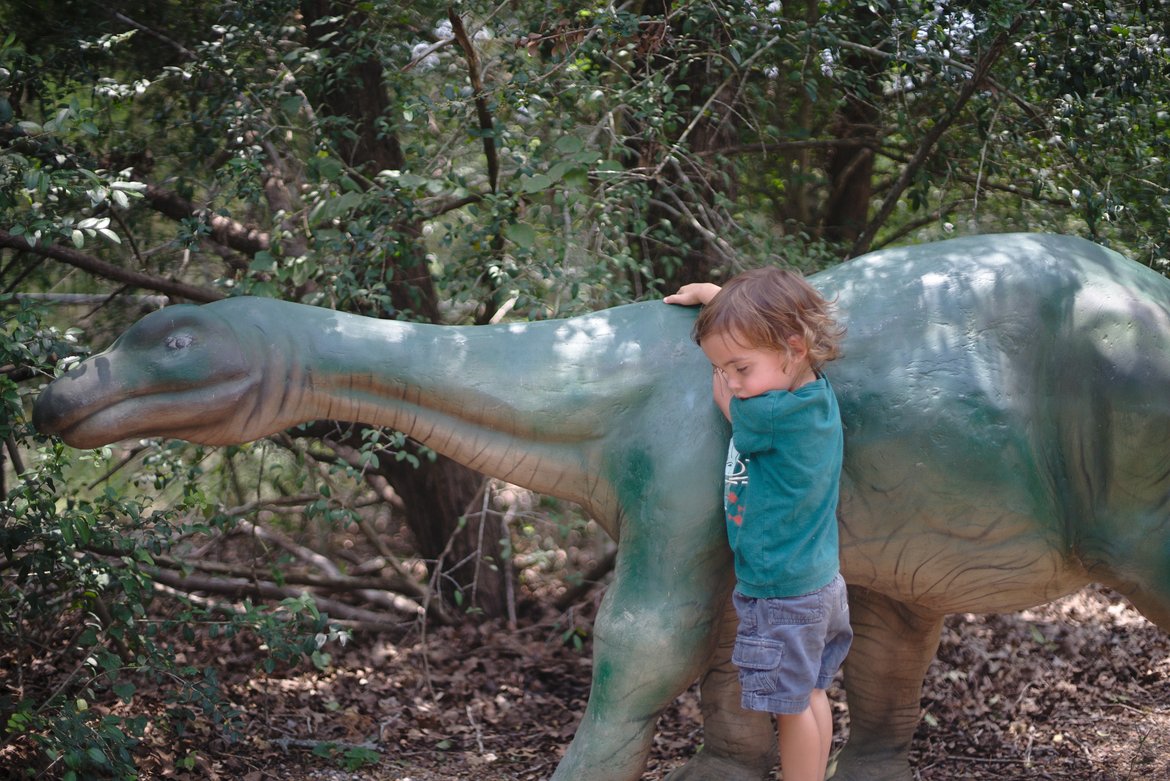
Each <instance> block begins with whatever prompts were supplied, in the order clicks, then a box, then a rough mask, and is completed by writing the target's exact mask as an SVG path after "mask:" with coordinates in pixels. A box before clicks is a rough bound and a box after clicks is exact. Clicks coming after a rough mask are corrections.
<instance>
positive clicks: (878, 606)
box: [833, 586, 943, 781]
mask: <svg viewBox="0 0 1170 781" xmlns="http://www.w3.org/2000/svg"><path fill="white" fill-rule="evenodd" d="M849 614H850V619H851V621H852V624H853V632H854V637H853V648H852V649H851V650H850V652H849V656H848V657H847V658H846V659H845V693H846V700H847V702H848V704H849V743H848V744H847V745H846V746H845V749H844V751H842V753H841V756H840V758H839V760H838V765H837V772H836V774H835V775H834V776H833V781H910V779H911V773H910V762H909V758H908V752H909V748H910V741H911V739H912V738H913V737H914V730H915V729H916V727H917V726H918V714H919V707H920V699H921V692H922V679H923V678H924V677H925V676H926V671H927V668H928V667H930V662H931V660H932V659H933V658H934V654H935V652H936V651H937V650H938V641H939V635H940V633H941V631H942V623H943V616H942V615H940V614H936V613H932V612H927V611H923V610H920V609H917V608H914V607H912V606H910V605H907V604H904V603H902V602H898V601H896V600H893V599H890V598H889V597H887V596H884V595H882V594H878V593H877V592H874V591H869V590H867V589H862V588H857V587H854V586H850V587H849Z"/></svg>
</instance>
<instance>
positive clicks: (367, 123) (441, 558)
mask: <svg viewBox="0 0 1170 781" xmlns="http://www.w3.org/2000/svg"><path fill="white" fill-rule="evenodd" d="M301 13H302V15H303V17H304V21H305V26H306V29H307V30H308V32H309V36H310V38H313V39H314V40H315V42H316V44H317V45H318V46H320V47H321V48H323V49H326V50H328V51H330V52H332V53H333V54H334V55H335V56H334V57H332V58H331V59H332V61H334V62H339V63H348V67H347V68H346V69H344V70H341V71H339V72H338V73H335V74H333V78H332V79H330V81H329V84H330V85H331V86H330V87H329V88H327V89H325V90H323V91H322V93H321V94H320V95H316V96H314V97H315V99H316V100H319V101H320V103H321V104H322V105H324V106H326V107H327V108H328V109H329V111H330V112H331V113H333V114H334V115H336V116H343V117H347V118H349V119H350V120H351V121H352V123H353V127H352V128H351V130H352V133H338V134H337V137H336V138H335V139H334V145H335V146H336V148H337V150H338V153H339V154H340V155H341V157H342V159H344V160H345V161H346V162H347V163H348V164H349V165H351V166H353V167H355V168H359V169H364V170H366V171H367V173H375V172H377V171H381V170H385V169H402V168H404V167H406V160H405V158H404V156H403V152H402V147H401V145H400V144H399V143H398V139H397V137H396V136H395V135H394V134H393V133H392V132H387V131H386V130H385V128H386V127H393V124H392V123H393V120H392V117H393V111H392V106H391V104H390V101H389V99H388V96H387V94H386V90H385V88H384V86H383V75H384V74H383V71H382V65H381V63H380V62H379V61H378V59H377V58H376V57H375V56H374V54H373V53H371V54H370V55H369V56H366V57H359V56H357V54H358V52H357V51H355V50H354V48H352V47H348V46H347V44H346V41H347V40H348V36H347V35H346V31H347V30H359V29H360V28H361V26H362V24H363V23H365V22H366V21H367V20H366V19H365V17H364V16H363V15H362V14H360V13H358V12H351V6H349V5H346V4H342V3H337V2H333V1H332V0H302V2H301ZM334 16H336V17H345V21H343V22H340V23H333V22H330V23H325V24H318V23H317V22H319V21H320V20H322V19H326V18H329V17H334ZM398 233H399V235H401V236H403V237H404V241H403V243H402V245H401V246H400V247H399V248H398V249H399V251H398V253H397V254H396V255H395V257H396V263H395V265H394V266H393V267H392V268H390V269H389V274H390V278H389V279H387V280H386V283H387V287H388V289H389V291H390V295H391V301H392V303H393V305H394V307H395V309H397V310H398V311H399V312H412V313H414V315H415V316H416V317H417V318H418V319H421V320H426V321H429V322H438V320H439V304H438V294H437V293H436V291H435V286H434V280H433V279H432V278H431V275H430V272H429V271H428V269H427V266H426V260H425V257H424V256H423V253H422V252H421V251H419V249H418V247H419V246H420V243H419V242H418V241H416V240H417V239H418V237H419V230H418V226H417V225H413V224H404V225H400V226H398ZM379 460H380V462H381V468H382V470H383V471H384V473H385V474H386V475H387V478H388V479H389V480H390V483H391V485H393V486H394V490H395V492H396V493H397V494H398V495H399V496H400V497H401V498H402V500H403V502H404V503H405V506H406V510H405V514H406V523H407V525H408V526H409V527H410V530H411V532H412V533H413V534H414V537H415V539H416V540H417V542H418V545H419V553H420V555H422V557H423V558H425V559H426V560H427V561H428V562H434V564H432V568H433V567H435V566H436V565H437V566H438V567H440V568H441V571H435V570H434V569H432V576H433V577H435V578H436V579H437V581H438V583H439V585H440V587H441V591H442V593H443V594H444V597H445V598H447V599H450V600H451V601H452V604H455V600H456V597H455V595H456V594H461V595H462V597H463V598H462V599H461V600H460V601H461V602H462V607H464V608H466V607H470V606H471V602H469V601H468V600H469V599H470V598H471V597H472V595H474V600H473V601H474V606H475V607H476V608H478V609H479V610H481V611H482V612H483V613H485V614H486V615H488V616H493V617H494V616H502V615H504V613H505V609H506V607H507V605H506V600H505V594H506V592H507V589H506V583H505V568H504V567H502V566H499V564H500V562H501V561H502V555H503V548H502V547H501V544H500V542H501V539H502V537H503V530H502V529H501V528H500V523H499V519H498V518H496V519H494V521H493V518H491V517H488V518H484V517H479V516H477V517H473V518H471V519H469V520H467V521H464V517H465V515H466V513H467V509H468V506H469V505H471V504H472V503H473V501H474V500H475V498H476V497H477V495H479V491H480V488H481V486H482V484H483V477H482V476H481V475H480V474H479V473H477V472H474V471H472V470H470V469H468V468H466V467H464V466H462V465H461V464H457V463H455V462H454V461H451V460H450V459H447V458H442V457H440V458H438V459H436V460H435V461H431V460H430V459H428V458H425V457H423V458H420V459H419V466H418V467H417V468H414V467H413V466H411V465H410V464H409V463H408V462H406V461H398V460H396V458H395V457H394V455H392V454H384V455H382V456H380V458H379ZM481 523H486V525H485V526H483V527H482V528H481ZM448 543H450V549H449V550H448Z"/></svg>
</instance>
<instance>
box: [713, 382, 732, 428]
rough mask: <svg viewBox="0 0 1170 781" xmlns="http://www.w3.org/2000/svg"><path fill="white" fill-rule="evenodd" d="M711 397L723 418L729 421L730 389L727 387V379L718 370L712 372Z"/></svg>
mask: <svg viewBox="0 0 1170 781" xmlns="http://www.w3.org/2000/svg"><path fill="white" fill-rule="evenodd" d="M711 395H712V396H713V397H714V399H715V406H716V407H718V408H719V411H720V412H722V413H723V417H725V418H727V419H728V420H731V388H729V387H727V377H726V376H725V375H724V374H723V372H721V371H719V370H718V369H714V370H713V371H712V375H711Z"/></svg>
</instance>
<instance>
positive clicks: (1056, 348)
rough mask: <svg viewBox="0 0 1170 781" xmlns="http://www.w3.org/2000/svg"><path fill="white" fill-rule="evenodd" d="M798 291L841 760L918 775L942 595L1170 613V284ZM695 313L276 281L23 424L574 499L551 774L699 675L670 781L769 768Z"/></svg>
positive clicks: (988, 263)
mask: <svg viewBox="0 0 1170 781" xmlns="http://www.w3.org/2000/svg"><path fill="white" fill-rule="evenodd" d="M811 281H812V282H813V283H814V284H815V285H816V286H817V287H819V288H820V289H821V290H822V291H823V292H824V293H825V294H826V295H827V296H828V297H829V298H835V299H837V302H838V306H839V309H840V312H841V314H842V319H843V320H844V322H845V323H846V325H847V326H848V329H849V332H848V336H847V338H846V341H845V344H844V348H845V357H843V358H842V359H841V360H839V361H836V362H834V363H832V364H830V365H829V367H828V369H827V371H828V372H829V374H830V376H831V378H832V382H833V385H834V387H835V388H836V390H837V392H838V395H839V398H840V404H841V411H842V417H843V419H844V423H845V430H846V445H845V450H846V459H845V470H844V475H843V478H842V502H841V508H840V524H841V542H842V551H841V559H842V568H843V570H844V572H845V575H846V578H847V580H848V581H849V583H850V601H851V605H852V614H853V621H854V624H855V629H856V640H855V644H854V647H853V651H852V653H851V654H850V656H849V659H848V660H847V662H846V667H845V689H846V693H847V698H848V705H849V711H850V741H849V743H848V745H847V746H846V747H845V749H844V750H843V752H842V754H841V756H840V757H839V761H838V769H837V773H836V776H835V778H836V779H845V780H846V781H861V780H865V781H879V780H881V781H884V780H887V779H888V780H890V781H909V779H910V778H911V771H910V766H909V762H908V759H907V751H908V746H909V744H910V740H911V738H912V736H913V734H914V730H915V726H916V723H917V719H918V711H919V694H920V689H921V683H922V679H923V676H924V674H925V672H926V669H927V666H928V665H929V663H930V661H931V659H932V657H933V656H934V653H935V650H936V648H937V644H938V639H939V633H940V629H941V626H942V621H943V617H944V615H945V614H947V613H951V612H999V611H1012V610H1018V609H1022V608H1025V607H1028V606H1032V605H1035V604H1038V603H1041V602H1044V601H1047V600H1051V599H1053V598H1056V597H1059V596H1061V595H1064V594H1067V593H1069V592H1071V591H1074V590H1076V589H1078V588H1079V587H1081V586H1083V585H1085V584H1086V583H1089V582H1091V581H1095V582H1101V583H1104V584H1107V585H1109V586H1111V587H1113V588H1115V589H1117V590H1119V591H1120V592H1121V593H1123V594H1125V595H1126V596H1127V597H1128V598H1129V599H1130V600H1131V601H1132V602H1133V604H1134V605H1135V606H1136V607H1137V608H1138V609H1139V610H1141V611H1142V612H1143V613H1144V614H1145V615H1146V616H1147V617H1148V618H1150V619H1151V620H1152V621H1154V622H1155V623H1157V624H1159V625H1160V626H1161V627H1162V628H1163V629H1170V394H1168V393H1167V390H1166V389H1167V388H1170V280H1167V279H1165V278H1163V277H1162V276H1160V275H1158V274H1157V273H1155V272H1153V271H1151V270H1150V269H1148V268H1145V267H1143V266H1140V265H1138V264H1135V263H1132V262H1130V261H1127V260H1126V259H1124V258H1122V257H1121V256H1120V255H1118V254H1116V253H1114V252H1111V251H1109V250H1106V249H1104V248H1102V247H1099V246H1097V245H1094V244H1091V243H1089V242H1086V241H1083V240H1080V239H1074V238H1069V237H1058V236H1040V235H1028V234H1017V235H998V236H981V237H973V238H966V239H956V240H952V241H947V242H941V243H937V244H930V245H923V246H914V247H907V248H899V249H891V250H886V251H882V252H877V253H873V254H871V255H867V256H865V257H862V258H859V259H856V260H854V261H851V262H849V263H845V264H843V265H841V266H838V267H835V268H833V269H830V270H829V271H825V272H822V273H820V274H817V275H815V276H813V277H811ZM694 314H695V312H694V310H693V309H686V308H679V307H673V306H668V305H665V304H662V303H659V302H651V303H642V304H633V305H629V306H623V307H617V308H614V309H610V310H606V311H603V312H598V313H596V314H592V315H586V316H583V317H575V318H570V319H567V320H559V321H546V322H535V323H515V324H502V325H496V326H471V327H456V326H433V325H417V324H405V323H398V322H385V321H379V320H373V319H367V318H362V317H358V316H353V315H347V314H342V313H339V312H335V311H331V310H327V309H319V308H314V307H307V306H303V305H298V304H293V303H286V302H281V301H275V300H267V299H250V298H234V299H228V300H224V301H220V302H216V303H213V304H208V305H205V306H200V307H196V306H174V307H169V308H166V309H164V310H161V311H159V312H156V313H153V314H151V315H148V316H147V317H145V318H143V319H142V320H141V321H140V322H139V323H137V324H136V325H134V326H132V327H131V328H130V329H129V330H127V331H126V333H125V334H124V335H122V336H121V338H119V339H118V340H117V341H116V342H115V343H114V344H113V345H112V346H111V347H110V348H109V349H108V350H107V351H106V352H103V353H101V354H98V355H94V356H92V357H90V358H89V359H88V360H86V361H84V362H82V363H81V364H80V365H78V366H77V367H75V368H73V369H72V370H70V371H69V372H67V373H66V374H64V375H63V376H61V377H60V378H59V379H57V380H56V381H54V382H53V383H52V384H51V385H50V386H49V387H48V388H47V389H46V390H45V391H44V392H43V393H42V395H41V396H40V398H39V399H38V401H37V403H36V406H35V409H34V422H35V424H36V426H37V427H38V428H39V429H40V430H41V431H42V432H45V433H49V434H58V435H60V436H61V437H62V439H64V441H65V442H66V443H68V444H71V445H73V446H75V447H81V448H90V447H95V446H99V445H102V444H105V443H109V442H112V441H116V440H120V439H125V438H130V437H145V436H165V437H174V438H180V439H186V440H190V441H194V442H202V443H207V444H229V443H241V442H246V441H249V440H254V439H257V438H259V437H263V436H266V435H269V434H272V433H274V432H277V431H281V430H283V429H286V428H288V427H290V426H293V425H295V424H299V423H302V422H305V421H309V420H313V419H340V420H351V421H360V422H364V423H369V424H376V425H383V426H391V427H394V428H397V429H400V430H402V431H404V432H406V433H408V434H409V435H410V436H412V437H414V438H416V439H418V440H421V441H422V442H425V443H426V444H428V445H429V446H431V447H432V448H434V449H435V450H437V451H439V452H442V453H445V454H446V455H448V456H450V457H452V458H454V459H456V460H458V461H461V462H462V463H464V464H467V465H468V466H470V467H473V468H475V469H478V470H481V471H483V472H486V473H488V474H490V475H494V476H497V477H499V478H501V479H504V480H507V481H511V482H513V483H517V484H520V485H522V486H527V487H529V488H532V489H534V490H535V491H539V492H542V493H547V494H551V495H555V496H559V497H563V498H565V499H568V500H572V501H575V502H579V503H580V504H581V505H582V506H583V507H584V508H585V510H587V511H588V512H589V513H590V514H591V515H592V516H593V517H594V518H595V519H596V520H597V521H598V523H600V524H601V526H603V527H604V528H605V529H606V531H607V532H609V533H610V534H611V535H613V537H614V538H615V539H616V540H617V542H618V551H619V552H618V557H617V565H616V570H615V574H614V578H613V583H612V585H611V586H610V587H609V589H608V591H607V593H606V595H605V599H604V601H603V603H602V606H601V610H600V612H599V614H598V617H597V621H596V626H595V631H596V637H595V645H594V660H593V680H592V688H591V692H590V696H589V703H588V706H587V708H586V710H585V713H584V716H583V718H582V720H581V723H580V725H579V727H578V728H577V732H576V735H575V737H574V739H573V741H572V743H571V745H570V746H569V748H568V750H567V752H566V754H565V756H564V758H563V759H562V761H561V763H560V765H559V767H558V768H557V770H556V772H555V775H554V776H553V778H554V779H558V780H560V781H569V780H570V779H571V780H572V781H593V780H598V781H600V780H602V779H604V780H605V781H614V780H615V779H636V778H639V777H640V775H641V773H642V770H643V767H644V763H645V760H646V757H647V753H648V750H649V747H650V742H651V738H652V735H653V731H654V728H655V722H656V719H657V716H658V714H659V713H660V712H661V711H662V709H663V708H664V707H665V706H666V705H667V704H668V703H670V702H671V701H672V700H673V698H674V697H675V696H676V695H678V693H679V692H681V691H682V690H683V689H684V688H686V687H687V686H688V685H690V684H691V683H692V682H693V681H694V680H695V679H696V678H700V679H701V693H702V709H703V720H704V732H705V735H704V746H703V750H702V751H700V752H699V753H698V754H696V756H695V757H694V758H693V759H692V760H691V761H690V762H688V763H687V764H686V765H684V766H683V767H681V768H679V769H677V770H676V771H674V773H673V774H672V775H671V779H672V781H695V780H697V779H706V780H708V781H716V780H717V781H749V780H750V781H757V780H758V779H763V778H769V777H771V774H772V772H773V765H774V761H775V754H776V748H775V737H774V732H773V727H772V724H771V721H770V719H769V717H767V716H766V715H762V714H756V713H748V712H745V711H743V710H741V709H740V707H739V704H738V703H739V691H738V683H737V680H736V674H735V670H734V668H733V666H732V665H731V663H730V660H729V656H730V648H731V642H732V636H733V634H734V627H735V617H734V614H733V612H732V611H730V610H728V604H729V600H728V594H729V589H730V586H731V580H732V574H731V561H730V557H729V554H728V551H727V546H726V541H725V538H724V532H723V521H722V518H721V508H720V496H721V492H720V475H721V471H722V470H721V466H722V461H723V457H724V452H725V447H726V441H727V438H728V429H727V427H726V424H725V423H724V422H723V420H722V417H721V416H720V415H719V413H718V412H717V411H716V409H715V406H714V405H713V404H712V402H711V398H710V367H709V366H708V365H707V364H706V362H705V361H704V358H703V355H702V353H701V352H700V351H699V349H698V348H697V347H696V346H695V345H694V344H693V343H692V342H691V339H690V327H691V323H692V321H693V318H694Z"/></svg>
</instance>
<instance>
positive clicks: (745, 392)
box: [701, 333, 815, 399]
mask: <svg viewBox="0 0 1170 781" xmlns="http://www.w3.org/2000/svg"><path fill="white" fill-rule="evenodd" d="M701 346H702V349H703V353H704V354H705V355H706V356H707V360H709V361H711V365H712V366H714V367H715V368H716V370H718V371H719V372H720V373H721V374H722V375H723V377H724V379H725V380H726V381H727V387H728V389H729V390H730V391H731V392H732V394H733V395H735V396H738V397H739V398H741V399H748V398H751V397H752V396H759V395H760V394H761V393H767V392H768V391H774V390H787V391H793V390H796V389H797V388H799V387H800V386H801V385H804V384H805V383H807V382H810V381H812V380H813V379H815V375H814V374H813V372H812V370H811V369H810V368H809V365H808V360H807V358H806V356H807V350H806V349H805V348H804V345H803V343H801V342H800V340H799V339H797V338H795V337H794V339H793V344H792V345H791V347H792V349H791V351H790V352H788V353H783V352H780V351H779V350H773V349H767V348H757V347H746V346H745V345H744V344H743V343H742V342H741V341H740V340H739V339H737V338H736V336H735V334H733V333H732V334H728V333H716V334H708V335H707V336H704V337H703V343H702V345H701Z"/></svg>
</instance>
